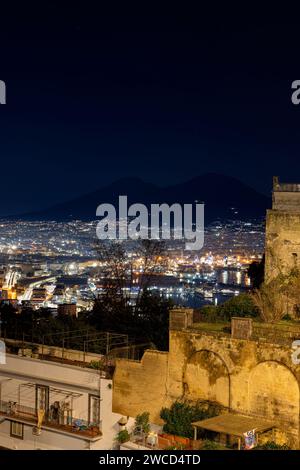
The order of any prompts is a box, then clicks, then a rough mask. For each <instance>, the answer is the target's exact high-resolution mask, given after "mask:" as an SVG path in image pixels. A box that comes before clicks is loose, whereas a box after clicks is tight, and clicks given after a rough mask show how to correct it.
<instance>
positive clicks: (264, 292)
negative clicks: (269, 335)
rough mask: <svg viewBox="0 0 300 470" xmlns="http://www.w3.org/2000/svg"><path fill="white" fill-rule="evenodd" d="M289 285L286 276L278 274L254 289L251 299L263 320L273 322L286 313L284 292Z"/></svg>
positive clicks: (286, 306)
mask: <svg viewBox="0 0 300 470" xmlns="http://www.w3.org/2000/svg"><path fill="white" fill-rule="evenodd" d="M289 287H290V286H289V283H288V281H287V279H286V277H283V276H281V275H279V276H277V277H276V278H275V279H273V280H272V281H270V282H268V283H265V282H264V283H263V284H262V285H261V286H260V288H259V289H255V290H254V292H253V293H252V299H253V302H254V304H255V305H256V306H257V308H258V310H259V312H260V316H261V319H262V320H263V321H264V322H266V323H275V322H277V321H279V320H281V319H282V318H283V317H284V316H285V315H286V314H287V313H288V312H287V310H288V305H287V295H286V294H287V290H288V289H289Z"/></svg>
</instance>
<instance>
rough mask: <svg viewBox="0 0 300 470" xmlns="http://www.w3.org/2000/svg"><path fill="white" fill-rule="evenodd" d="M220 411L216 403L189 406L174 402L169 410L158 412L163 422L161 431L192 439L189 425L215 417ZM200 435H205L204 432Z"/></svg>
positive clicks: (163, 409) (185, 403)
mask: <svg viewBox="0 0 300 470" xmlns="http://www.w3.org/2000/svg"><path fill="white" fill-rule="evenodd" d="M220 411H221V407H220V405H218V404H216V403H208V402H201V401H199V402H197V403H196V404H189V403H188V402H180V401H176V402H174V403H173V404H172V405H171V407H170V408H162V410H161V412H160V417H161V419H162V420H163V421H165V424H164V426H163V431H164V432H165V433H168V434H175V435H177V436H182V437H189V438H192V437H193V436H194V430H193V427H192V425H191V423H193V422H194V421H201V420H203V419H207V418H212V417H213V416H217V415H218V414H219V413H220ZM199 434H201V430H199ZM202 435H203V436H204V435H205V431H204V430H203V433H202ZM200 437H201V436H200Z"/></svg>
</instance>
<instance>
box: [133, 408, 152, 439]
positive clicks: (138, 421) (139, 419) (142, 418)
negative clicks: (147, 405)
mask: <svg viewBox="0 0 300 470" xmlns="http://www.w3.org/2000/svg"><path fill="white" fill-rule="evenodd" d="M149 417H150V413H149V412H148V411H145V412H144V413H142V414H140V415H137V416H136V418H135V423H134V427H135V429H136V430H137V431H142V432H143V433H144V434H146V435H147V434H149V432H150V423H149Z"/></svg>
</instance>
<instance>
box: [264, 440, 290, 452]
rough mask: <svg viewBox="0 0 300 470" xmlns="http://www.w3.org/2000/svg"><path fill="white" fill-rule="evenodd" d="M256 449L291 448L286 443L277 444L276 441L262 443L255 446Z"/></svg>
mask: <svg viewBox="0 0 300 470" xmlns="http://www.w3.org/2000/svg"><path fill="white" fill-rule="evenodd" d="M255 450H291V449H290V447H288V446H287V445H286V444H282V445H280V444H276V442H274V441H268V442H265V444H261V445H259V446H257V447H255Z"/></svg>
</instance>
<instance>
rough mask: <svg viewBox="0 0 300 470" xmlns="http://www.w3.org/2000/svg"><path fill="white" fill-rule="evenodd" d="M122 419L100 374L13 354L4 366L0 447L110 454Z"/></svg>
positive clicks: (0, 390) (0, 379) (109, 385)
mask: <svg viewBox="0 0 300 470" xmlns="http://www.w3.org/2000/svg"><path fill="white" fill-rule="evenodd" d="M39 416H40V422H38V421H39ZM120 418H121V415H118V414H116V413H112V381H111V380H108V379H105V378H103V377H101V373H100V372H99V371H98V370H93V369H89V368H83V367H79V366H73V365H72V366H71V365H66V364H62V363H59V359H57V362H53V361H49V360H48V361H47V360H40V359H34V358H31V357H22V356H18V355H13V354H7V355H6V364H0V446H1V447H6V448H9V449H16V450H17V449H19V450H30V449H48V450H51V449H53V450H54V449H56V450H59V449H62V450H68V449H78V450H84V449H86V450H89V449H105V450H109V449H112V448H113V446H114V438H115V436H116V434H117V433H118V432H119V425H118V421H119V419H120Z"/></svg>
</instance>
